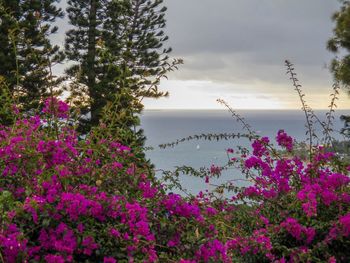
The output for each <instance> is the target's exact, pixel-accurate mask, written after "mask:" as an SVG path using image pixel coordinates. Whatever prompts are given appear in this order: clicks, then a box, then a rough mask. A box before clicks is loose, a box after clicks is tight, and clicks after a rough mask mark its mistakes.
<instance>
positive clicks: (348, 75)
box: [327, 0, 350, 89]
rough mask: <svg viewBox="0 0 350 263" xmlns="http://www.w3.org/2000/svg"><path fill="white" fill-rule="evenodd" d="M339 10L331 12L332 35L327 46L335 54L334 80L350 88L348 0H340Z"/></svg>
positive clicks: (333, 62) (349, 2)
mask: <svg viewBox="0 0 350 263" xmlns="http://www.w3.org/2000/svg"><path fill="white" fill-rule="evenodd" d="M340 2H341V3H342V5H341V8H340V10H339V11H337V12H335V13H334V14H333V17H332V20H333V21H334V23H335V28H334V29H333V33H334V35H333V37H332V38H331V39H329V40H328V43H327V48H328V50H330V51H331V52H333V53H335V54H336V55H340V57H336V58H334V59H333V61H332V64H331V72H332V73H333V75H334V78H335V80H337V81H339V82H340V84H342V85H343V86H344V87H345V88H347V89H350V1H347V0H341V1H340Z"/></svg>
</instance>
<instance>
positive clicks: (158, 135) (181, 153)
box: [141, 110, 349, 193]
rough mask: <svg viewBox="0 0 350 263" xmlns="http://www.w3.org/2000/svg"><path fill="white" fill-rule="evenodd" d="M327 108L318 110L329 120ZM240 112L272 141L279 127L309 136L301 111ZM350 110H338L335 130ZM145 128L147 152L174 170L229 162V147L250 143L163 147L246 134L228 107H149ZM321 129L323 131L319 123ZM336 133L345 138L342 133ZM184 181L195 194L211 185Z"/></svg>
mask: <svg viewBox="0 0 350 263" xmlns="http://www.w3.org/2000/svg"><path fill="white" fill-rule="evenodd" d="M326 112H327V111H315V113H316V115H317V116H318V117H319V118H320V119H321V120H324V119H325V113H326ZM238 113H239V114H240V115H241V116H242V117H244V118H245V120H246V122H247V123H249V124H250V126H251V127H252V129H253V130H254V131H256V132H258V134H259V135H261V136H268V137H270V138H271V141H273V139H274V138H275V136H276V134H277V132H278V130H279V129H284V130H285V131H286V132H287V133H288V134H290V135H291V136H293V137H294V138H295V139H297V140H298V141H303V140H305V139H306V135H305V131H306V128H305V116H304V113H303V112H302V111H297V110H281V111H276V110H242V111H238ZM342 114H345V115H346V114H349V111H341V110H339V111H337V112H336V113H335V119H334V130H340V129H341V128H342V127H343V123H342V122H341V121H340V120H339V117H340V115H342ZM141 123H142V128H143V129H144V131H145V135H146V136H147V142H146V146H152V147H153V148H154V150H150V151H148V152H147V156H148V157H149V158H150V159H151V161H152V162H153V163H154V164H155V166H156V169H163V170H174V167H176V166H181V165H188V166H192V167H195V168H200V167H204V166H206V167H210V165H212V164H215V165H224V164H225V162H226V161H227V154H226V151H225V150H226V149H227V148H233V149H235V148H236V147H237V146H238V145H241V146H245V147H247V146H249V142H248V141H247V140H245V139H240V140H237V139H232V140H228V141H225V140H223V141H219V142H217V141H214V142H213V141H212V142H210V141H205V140H198V141H189V142H184V143H181V144H179V145H177V146H175V147H173V148H166V149H160V148H159V147H158V145H159V144H164V143H169V142H174V141H176V140H177V139H181V138H184V137H187V136H190V135H195V134H202V133H205V134H207V133H237V132H240V133H245V131H244V130H242V125H241V124H240V123H238V122H237V121H236V120H235V119H234V118H232V117H231V114H230V113H229V112H228V111H225V110H159V111H158V110H148V111H145V112H144V113H143V115H142V116H141ZM317 131H318V133H319V134H322V130H321V128H320V127H319V126H317ZM334 136H335V137H337V138H341V137H340V135H339V134H337V133H334ZM240 177H241V175H240V174H239V173H238V172H237V171H231V172H227V173H225V174H224V176H223V178H221V179H220V180H219V181H216V182H215V181H213V183H218V182H223V181H225V180H231V179H237V178H240ZM182 183H183V185H185V186H186V188H187V189H188V190H190V191H191V192H192V193H197V192H198V191H200V190H205V189H207V188H208V187H209V186H208V185H206V184H205V183H204V182H203V181H202V180H201V179H198V178H192V177H187V176H183V177H182Z"/></svg>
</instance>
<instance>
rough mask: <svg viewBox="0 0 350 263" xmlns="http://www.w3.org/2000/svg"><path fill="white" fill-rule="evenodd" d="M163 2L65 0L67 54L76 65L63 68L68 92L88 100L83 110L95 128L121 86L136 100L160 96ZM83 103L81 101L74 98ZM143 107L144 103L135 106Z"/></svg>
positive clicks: (164, 66) (165, 61) (164, 63)
mask: <svg viewBox="0 0 350 263" xmlns="http://www.w3.org/2000/svg"><path fill="white" fill-rule="evenodd" d="M162 3H163V1H162V0H147V1H146V0H120V1H116V0H104V1H96V0H90V1H89V2H87V1H83V0H70V1H68V5H69V7H68V9H67V12H68V15H69V19H70V23H71V24H72V25H73V26H74V28H73V29H71V30H70V31H68V32H67V38H66V53H67V56H68V58H69V59H70V60H72V61H75V62H76V64H75V65H73V66H72V67H71V68H69V69H68V70H67V73H68V74H69V75H70V76H71V77H72V78H73V83H72V86H71V87H72V94H73V95H79V96H82V97H85V98H87V103H86V105H85V106H86V107H85V108H84V107H83V113H86V112H88V111H90V112H91V119H90V120H89V125H92V126H96V125H97V124H98V122H99V120H100V118H101V110H102V108H103V107H104V106H105V105H106V104H107V102H108V101H114V100H115V95H116V94H117V93H118V92H120V90H121V89H124V88H125V89H126V90H130V91H131V92H132V94H131V95H132V96H133V97H134V98H137V99H139V100H140V101H141V100H142V98H143V97H161V96H164V95H167V93H163V92H159V91H158V88H157V87H158V85H157V84H158V83H159V79H160V77H162V76H164V75H165V72H167V71H168V70H171V69H172V68H173V67H174V66H175V64H176V62H175V63H169V57H168V56H167V53H169V52H170V51H171V49H164V48H162V47H163V43H164V42H165V41H166V40H167V37H166V36H165V35H164V32H163V30H162V29H163V28H164V27H165V18H164V15H165V11H166V8H165V7H163V6H162ZM78 101H81V100H78ZM139 106H140V107H141V108H142V104H141V103H140V105H139Z"/></svg>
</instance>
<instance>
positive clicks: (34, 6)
mask: <svg viewBox="0 0 350 263" xmlns="http://www.w3.org/2000/svg"><path fill="white" fill-rule="evenodd" d="M56 2H59V0H28V1H19V0H0V17H1V20H0V46H1V49H0V75H1V76H3V77H4V78H5V81H6V83H7V85H8V88H9V90H10V92H11V94H12V96H14V97H15V98H16V101H17V102H18V103H19V104H21V105H22V106H23V108H24V110H28V109H31V108H37V107H38V105H39V104H40V102H41V101H42V99H43V98H44V97H46V96H48V94H49V93H51V91H52V88H53V87H54V86H56V85H57V84H58V82H59V81H60V79H55V80H54V79H53V78H52V71H51V66H53V65H55V63H59V62H61V61H62V60H63V53H62V52H60V51H59V47H58V46H53V45H52V44H51V42H50V40H49V37H50V35H52V34H54V33H56V32H57V30H58V28H57V27H56V26H53V25H52V24H53V22H54V21H55V20H56V19H57V18H60V17H63V12H62V10H61V9H60V8H58V7H57V6H56V5H55V3H56Z"/></svg>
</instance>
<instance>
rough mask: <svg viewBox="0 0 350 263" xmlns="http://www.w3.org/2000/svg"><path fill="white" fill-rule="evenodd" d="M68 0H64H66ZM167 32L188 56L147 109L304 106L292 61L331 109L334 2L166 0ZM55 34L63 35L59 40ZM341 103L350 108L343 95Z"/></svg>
mask: <svg viewBox="0 0 350 263" xmlns="http://www.w3.org/2000/svg"><path fill="white" fill-rule="evenodd" d="M62 2H64V0H62ZM164 3H165V5H166V6H167V7H168V11H167V28H166V33H167V34H168V35H169V37H170V39H169V41H168V43H167V45H168V46H171V47H172V48H173V53H172V54H171V55H172V56H173V57H177V58H182V59H184V62H185V64H184V65H183V66H181V67H180V69H179V71H177V72H175V73H171V74H169V80H164V81H163V82H162V84H161V88H162V89H164V90H169V91H170V97H169V98H163V99H160V100H146V101H145V104H146V108H148V109H151V108H152V109H154V108H161V109H164V108H177V109H189V108H190V109H203V108H218V109H220V108H222V106H221V105H218V104H217V102H216V99H217V98H223V99H225V100H227V101H228V102H229V104H230V105H232V107H233V108H237V109H242V108H244V109H247V108H254V109H257V108H261V109H294V108H300V104H299V101H298V97H297V95H296V92H295V91H294V90H293V86H292V85H291V83H290V81H289V78H288V76H287V75H286V74H285V71H286V70H285V67H284V61H285V59H289V60H290V61H291V62H293V63H294V64H295V68H296V71H297V73H298V78H299V80H300V81H301V84H302V85H303V90H304V92H305V93H306V94H307V96H306V100H307V101H308V103H309V104H310V105H311V106H312V107H313V108H315V109H317V108H327V106H328V104H329V94H330V92H331V89H332V76H331V74H330V73H329V70H328V69H327V65H329V63H330V60H331V58H332V57H333V55H332V54H330V53H329V52H328V51H327V50H326V42H327V40H328V39H329V38H330V37H331V36H332V29H333V27H334V24H333V22H332V21H331V16H332V14H333V13H334V12H335V11H336V10H338V9H339V3H338V1H337V0H165V1H164ZM58 39H61V40H62V39H63V38H61V37H59V38H58ZM338 106H339V108H350V98H349V97H348V96H347V95H346V93H345V92H342V95H341V100H340V101H339V103H338Z"/></svg>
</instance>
